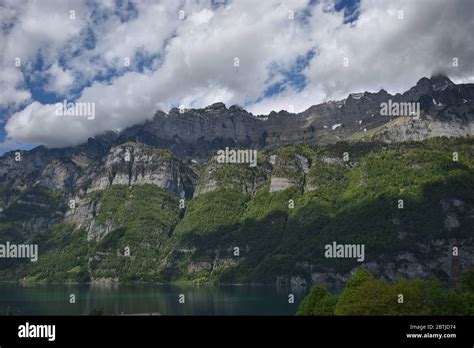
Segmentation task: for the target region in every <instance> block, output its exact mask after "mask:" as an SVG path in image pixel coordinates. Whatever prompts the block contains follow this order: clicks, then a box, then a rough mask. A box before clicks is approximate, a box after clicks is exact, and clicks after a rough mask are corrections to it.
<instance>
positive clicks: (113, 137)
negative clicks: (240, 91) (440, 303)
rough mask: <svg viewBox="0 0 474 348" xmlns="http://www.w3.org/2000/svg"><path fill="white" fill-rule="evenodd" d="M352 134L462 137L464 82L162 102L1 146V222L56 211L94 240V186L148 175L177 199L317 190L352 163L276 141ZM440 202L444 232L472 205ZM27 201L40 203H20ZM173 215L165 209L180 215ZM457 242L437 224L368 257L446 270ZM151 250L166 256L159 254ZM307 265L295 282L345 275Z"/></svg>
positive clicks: (26, 223) (100, 224) (383, 270)
mask: <svg viewBox="0 0 474 348" xmlns="http://www.w3.org/2000/svg"><path fill="white" fill-rule="evenodd" d="M387 100H393V101H395V102H397V101H398V102H408V101H409V102H418V103H420V106H421V115H420V117H419V118H417V119H415V118H413V117H406V116H401V117H385V116H381V115H380V104H381V103H383V102H386V101H387ZM364 130H366V131H367V132H364ZM359 133H367V134H370V135H369V136H368V138H367V140H371V138H372V137H373V138H374V139H377V140H382V141H384V142H387V143H398V142H405V141H421V140H424V139H428V138H432V137H439V136H446V137H463V136H472V135H474V85H455V84H453V83H452V82H451V81H449V80H448V79H446V78H443V77H434V78H432V79H421V80H420V81H419V82H418V84H417V85H416V86H414V87H413V88H411V89H410V90H409V91H407V92H405V93H403V94H397V95H390V94H388V93H387V92H386V91H384V90H381V91H379V92H377V93H368V92H366V93H359V94H351V95H350V96H349V97H348V98H347V99H345V100H341V101H337V102H327V103H322V104H319V105H315V106H313V107H310V108H309V109H308V110H306V111H304V112H302V113H299V114H292V113H288V112H285V111H281V112H272V113H270V114H269V115H268V116H255V115H252V114H250V113H248V112H247V111H245V110H243V109H242V108H240V107H238V106H231V107H229V108H227V107H226V106H225V105H224V104H222V103H216V104H213V105H211V106H209V107H206V108H203V109H190V110H183V111H180V110H178V109H173V110H171V111H170V112H169V113H164V112H158V113H157V114H156V115H155V117H154V119H153V120H152V121H150V122H147V123H146V124H143V125H137V126H134V127H130V128H128V129H125V130H124V131H122V132H120V133H118V134H117V133H106V134H103V135H102V136H100V137H97V138H94V139H89V141H88V142H87V143H85V144H83V145H81V146H77V147H74V148H66V149H46V148H44V147H38V148H36V149H33V150H31V151H19V152H18V153H15V152H10V153H7V154H5V155H3V156H2V157H0V224H1V223H3V222H5V223H11V222H12V221H14V222H16V221H17V220H14V218H13V217H15V218H16V217H17V215H21V216H20V217H21V219H20V218H18V221H20V222H19V223H18V224H17V225H19V227H18V229H19V230H21V231H22V232H24V233H25V235H26V236H28V238H29V237H30V236H32V235H36V234H38V233H41V232H44V231H45V230H46V229H47V228H48V227H50V226H51V225H53V224H56V223H63V222H65V223H68V224H72V225H73V226H74V227H75V229H76V230H81V231H82V230H83V231H86V232H87V240H89V241H92V240H94V241H101V240H102V239H103V238H104V237H105V236H107V235H108V234H109V233H110V232H112V231H114V229H116V228H117V226H114V221H113V219H109V218H108V217H106V218H103V219H101V220H100V219H98V218H97V216H98V214H100V211H101V208H102V207H103V206H102V204H103V201H101V199H100V195H101V194H102V193H103V192H105V191H106V190H108V189H111V188H112V189H113V188H114V186H117V185H124V186H127V187H129V188H134V187H136V186H141V185H145V184H151V185H154V186H157V187H159V188H161V189H163V190H165V191H166V192H167V193H169V194H171V195H173V196H174V197H175V198H185V199H186V201H187V204H188V201H191V200H192V199H193V198H196V197H198V196H204V195H205V194H206V193H209V192H212V191H216V190H218V189H229V190H232V191H237V192H239V193H243V194H245V197H246V199H249V200H251V199H252V197H253V196H254V195H255V194H256V193H257V192H258V191H259V190H261V189H262V188H265V190H268V191H269V197H271V198H270V199H274V198H275V197H278V196H279V194H278V192H281V191H283V190H286V189H288V188H290V187H292V188H295V187H296V188H297V190H298V191H299V192H301V194H306V193H310V194H314V195H317V194H318V193H319V192H318V190H320V191H321V188H322V187H324V185H325V184H327V182H329V181H331V180H336V181H337V180H338V178H339V176H341V177H342V176H343V175H344V173H345V172H346V171H349V170H352V169H353V168H356V167H357V165H358V164H357V162H354V161H352V159H351V160H349V161H344V160H343V159H342V158H341V151H334V152H331V153H330V152H324V151H326V150H324V151H323V152H324V153H319V152H318V153H317V151H315V152H314V153H312V154H308V153H306V152H305V151H304V150H303V149H302V148H303V147H304V146H296V147H292V148H293V149H287V148H284V147H282V145H286V144H305V143H312V142H316V143H318V142H319V143H323V144H326V143H336V142H339V141H340V140H346V139H350V137H351V136H353V135H354V134H359ZM339 144H341V143H339ZM336 145H338V144H336ZM225 147H231V148H245V149H248V148H251V149H256V150H258V165H257V167H254V168H253V167H250V166H249V165H248V164H245V163H240V164H226V163H218V162H217V160H216V157H215V156H216V152H217V151H218V150H222V149H224V148H225ZM318 151H319V150H318ZM316 153H317V155H316ZM351 155H352V154H351ZM366 174H367V173H360V177H359V176H357V180H358V181H357V182H356V183H355V184H354V187H355V186H362V185H366V182H367V175H366ZM313 191H315V192H313ZM265 193H268V192H267V191H266V192H265ZM440 204H441V207H442V213H443V214H444V215H445V216H443V222H442V223H441V225H442V226H440V229H442V231H445V232H446V234H448V233H455V232H456V231H457V230H458V229H459V228H460V226H464V225H465V224H466V221H467V222H469V221H471V220H469V219H471V217H472V216H474V211H471V209H472V208H471V203H470V202H464V201H461V200H459V199H457V198H456V197H449V199H446V200H443V201H442V202H440ZM285 207H286V205H285ZM313 208H314V206H313V207H311V209H313ZM285 209H286V208H285ZM308 209H310V208H308ZM30 211H39V213H34V214H33V213H31V214H28V213H29V212H30ZM20 213H21V214H20ZM184 214H185V213H184V212H180V213H176V216H178V215H179V218H180V219H181V218H182V216H181V215H184ZM466 216H467V217H466ZM226 218H227V217H226ZM2 219H3V220H2ZM176 219H178V217H177V218H176ZM301 220H302V221H304V219H303V218H302V219H301ZM270 223H272V222H270ZM275 223H277V222H275ZM285 224H286V222H285ZM393 224H394V225H395V226H396V227H397V228H398V230H397V233H398V236H399V238H400V239H403V238H405V237H406V234H407V231H406V229H407V227H406V226H404V225H403V224H402V223H400V221H393ZM463 224H464V225H463ZM5 226H6V225H5ZM272 226H273V225H272ZM275 226H276V225H275ZM285 226H286V225H285ZM0 227H1V226H0ZM262 227H263V228H264V227H265V226H263V225H262ZM8 228H10V225H8ZM199 228H200V226H197V227H196V229H199ZM284 228H286V227H284ZM160 229H162V230H163V233H162V234H163V235H168V234H169V235H170V236H171V235H172V233H173V231H172V230H171V231H168V230H167V229H166V228H164V227H162V226H160ZM311 232H312V231H311ZM216 235H218V233H216ZM160 236H161V233H160ZM163 238H165V237H163ZM249 238H251V237H249ZM252 238H253V237H252ZM198 239H199V238H198ZM246 242H247V241H246ZM160 243H162V241H161V240H160ZM163 243H164V242H163ZM456 243H458V244H460V245H464V246H466V245H470V244H469V243H470V242H469V241H466V240H461V239H458V240H456V239H455V238H450V237H449V235H447V237H446V238H444V239H442V240H433V241H428V242H426V243H422V244H419V245H417V246H416V247H417V250H421V251H422V252H417V253H414V252H403V251H402V252H400V253H398V254H397V255H395V256H394V255H390V257H389V256H387V255H379V256H380V257H379V258H378V259H376V260H372V261H369V262H368V263H367V266H368V267H369V268H371V269H372V270H373V272H374V273H375V274H377V275H380V276H382V277H385V278H387V279H391V280H393V279H396V278H397V277H408V278H416V277H425V276H428V275H429V274H433V273H435V272H437V271H439V270H441V271H442V272H443V273H444V274H449V273H450V272H451V268H452V267H453V266H452V265H453V262H454V261H455V262H458V263H459V264H460V265H461V266H462V267H465V266H466V265H469V264H470V263H472V259H473V258H474V250H473V248H471V247H464V248H463V253H462V254H461V255H460V257H459V259H457V260H454V261H453V259H452V256H450V253H449V250H450V248H451V247H452V245H454V244H456ZM160 246H161V244H160ZM167 247H169V248H171V249H172V247H171V246H167ZM168 251H169V255H174V254H177V255H178V256H177V259H178V260H179V261H180V262H181V261H182V262H184V261H183V260H188V259H186V257H188V256H186V257H184V256H183V255H184V254H186V255H188V254H190V253H192V252H190V251H189V250H185V251H184V252H183V250H181V249H179V247H177V249H176V250H168ZM201 251H202V250H198V252H201ZM214 251H215V250H213V252H214ZM218 252H219V250H217V251H215V254H218ZM247 252H248V251H247ZM173 253H174V254H173ZM231 254H232V253H231V251H226V253H222V254H219V255H220V256H219V257H215V258H211V259H206V258H203V259H199V258H196V259H189V260H188V261H189V264H188V265H187V267H186V269H187V270H188V272H189V273H193V274H194V273H200V272H201V271H205V270H211V271H212V270H213V269H217V268H220V267H221V266H222V267H224V266H226V267H227V266H229V267H231V266H232V267H233V266H235V265H236V261H235V259H233V258H232V255H231ZM430 255H437V258H436V260H433V261H430V262H427V261H426V260H427V259H429V258H430ZM201 256H202V255H201ZM239 260H240V261H239V262H241V261H242V260H243V258H242V259H239ZM162 261H163V262H164V264H167V262H169V263H170V265H171V264H173V263H172V262H171V261H170V260H168V259H164V260H162ZM160 262H161V261H160ZM317 266H318V265H316V264H310V263H309V262H306V263H305V264H304V265H301V269H305V270H306V269H307V271H308V274H310V277H311V279H308V278H307V279H306V281H312V282H315V283H317V282H327V283H328V284H329V283H331V284H332V285H333V286H337V284H339V283H340V282H342V281H343V280H344V279H345V278H344V277H346V276H347V275H344V274H339V273H337V272H334V271H332V270H331V269H326V270H324V272H323V271H322V270H321V269H318V267H317ZM276 281H278V282H281V283H284V282H286V281H288V282H290V283H294V284H299V283H301V282H302V278H300V277H299V275H296V276H295V277H293V278H292V277H290V278H288V279H285V275H282V276H281V277H279V278H278V280H276Z"/></svg>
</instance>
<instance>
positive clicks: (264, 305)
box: [0, 283, 305, 315]
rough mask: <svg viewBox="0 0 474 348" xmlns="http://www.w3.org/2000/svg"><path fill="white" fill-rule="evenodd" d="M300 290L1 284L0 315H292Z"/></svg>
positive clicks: (254, 287)
mask: <svg viewBox="0 0 474 348" xmlns="http://www.w3.org/2000/svg"><path fill="white" fill-rule="evenodd" d="M71 294H74V295H75V300H76V303H75V304H71V303H70V295H71ZM289 294H293V295H294V299H295V301H294V304H291V303H288V295H289ZM180 295H184V303H180V302H179V299H180ZM304 295H305V289H298V290H296V289H292V290H290V289H285V288H277V287H271V286H231V285H229V286H196V285H189V286H175V285H156V284H139V285H122V284H100V285H97V284H64V285H46V284H28V285H22V284H16V283H0V315H7V314H9V315H88V314H90V313H91V311H94V310H100V311H102V312H103V313H104V314H105V315H120V314H149V313H154V314H156V313H159V314H161V315H293V314H294V313H295V312H296V309H297V307H298V305H299V303H300V302H301V300H302V299H303V297H304Z"/></svg>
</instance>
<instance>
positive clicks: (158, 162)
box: [87, 143, 197, 197]
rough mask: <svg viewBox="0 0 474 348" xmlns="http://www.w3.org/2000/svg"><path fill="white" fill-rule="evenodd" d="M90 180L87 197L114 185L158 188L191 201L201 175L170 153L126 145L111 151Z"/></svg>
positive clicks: (146, 147)
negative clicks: (149, 185)
mask: <svg viewBox="0 0 474 348" xmlns="http://www.w3.org/2000/svg"><path fill="white" fill-rule="evenodd" d="M89 179H90V180H91V184H90V186H88V187H87V193H91V192H94V191H98V190H103V189H106V188H108V187H110V186H112V185H128V186H135V185H143V184H154V185H157V186H159V187H161V188H163V189H164V190H166V191H168V192H170V193H172V194H173V195H176V196H182V197H190V196H192V194H193V190H194V185H195V182H196V180H197V175H196V174H195V173H194V172H193V171H192V170H191V169H190V168H189V167H187V166H185V165H184V164H183V163H182V162H181V161H180V160H179V159H177V158H176V157H175V156H174V155H173V154H172V153H171V152H170V151H166V150H158V149H154V148H151V147H149V146H145V145H141V144H135V143H125V144H122V145H119V146H114V147H113V148H111V149H110V152H109V153H108V154H107V156H106V157H105V158H104V159H103V160H102V161H101V163H100V165H99V166H97V171H96V172H94V173H92V175H90V176H89Z"/></svg>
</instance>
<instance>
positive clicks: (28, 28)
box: [0, 0, 474, 154]
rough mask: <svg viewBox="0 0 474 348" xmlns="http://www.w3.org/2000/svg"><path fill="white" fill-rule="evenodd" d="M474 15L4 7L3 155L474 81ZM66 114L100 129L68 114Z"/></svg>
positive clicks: (197, 1) (37, 4)
mask: <svg viewBox="0 0 474 348" xmlns="http://www.w3.org/2000/svg"><path fill="white" fill-rule="evenodd" d="M473 13H474V1H472V0H416V1H414V0H360V1H359V0H333V1H330V0H264V1H255V0H189V1H184V0H182V1H179V0H176V1H170V0H163V1H159V0H153V1H151V0H150V1H147V0H136V1H132V0H101V1H93V0H36V1H35V0H31V1H26V0H0V24H1V32H0V72H1V73H0V154H1V153H4V152H5V151H9V150H12V149H29V148H32V147H34V146H37V145H45V146H48V147H66V146H74V145H78V144H81V143H83V142H85V141H87V139H88V138H89V137H93V136H95V135H98V134H100V133H103V132H105V131H108V130H122V129H124V128H126V127H129V126H132V125H134V124H140V123H143V122H145V121H147V120H150V119H151V118H153V115H154V114H155V112H156V111H157V110H163V111H165V112H168V110H169V109H171V108H173V107H184V108H198V107H205V106H207V105H209V104H212V103H215V102H224V103H225V104H226V105H227V106H230V105H233V104H237V105H240V106H242V107H244V108H245V109H247V110H248V111H250V112H252V113H254V114H268V113H270V112H271V111H272V110H275V111H279V110H287V111H293V112H300V111H304V110H305V109H307V108H308V107H310V106H311V105H314V104H318V103H320V102H323V101H327V100H338V99H343V98H346V97H347V95H348V94H349V93H354V92H363V91H372V92H376V91H378V90H380V89H381V88H384V89H386V90H387V91H389V92H391V93H396V92H403V91H404V90H406V89H408V88H409V87H411V86H413V85H414V84H416V82H417V81H418V80H419V79H420V78H421V77H424V76H427V77H429V76H431V75H432V74H434V73H440V72H442V73H445V74H447V75H448V76H449V77H450V78H451V79H452V80H453V81H454V82H456V83H466V82H473V81H474V59H473V58H474V35H472V33H473V32H474V16H472V14H473ZM454 62H455V63H454ZM63 101H67V102H73V103H74V102H75V103H85V104H84V105H88V106H92V105H93V107H94V109H93V110H94V117H84V116H80V117H79V116H78V117H72V116H69V117H65V116H60V115H58V112H57V111H58V110H57V103H62V102H63Z"/></svg>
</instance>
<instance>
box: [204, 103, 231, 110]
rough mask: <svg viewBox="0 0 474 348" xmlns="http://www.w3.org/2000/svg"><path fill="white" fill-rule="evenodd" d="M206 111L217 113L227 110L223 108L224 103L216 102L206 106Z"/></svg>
mask: <svg viewBox="0 0 474 348" xmlns="http://www.w3.org/2000/svg"><path fill="white" fill-rule="evenodd" d="M206 109H207V110H216V111H217V110H227V107H226V106H225V104H224V103H221V102H218V103H214V104H211V105H208V106H206Z"/></svg>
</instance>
